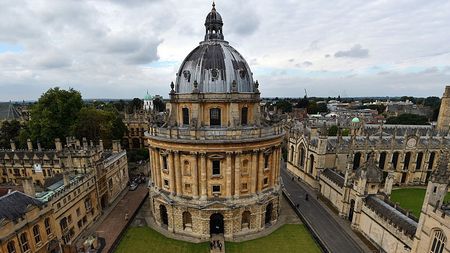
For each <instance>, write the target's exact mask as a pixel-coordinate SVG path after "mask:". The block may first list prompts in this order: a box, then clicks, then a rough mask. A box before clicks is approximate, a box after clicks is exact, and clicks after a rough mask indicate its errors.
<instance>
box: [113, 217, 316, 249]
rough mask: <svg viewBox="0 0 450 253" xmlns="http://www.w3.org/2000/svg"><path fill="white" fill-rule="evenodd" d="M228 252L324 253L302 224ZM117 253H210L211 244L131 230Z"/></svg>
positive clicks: (236, 245) (235, 245)
mask: <svg viewBox="0 0 450 253" xmlns="http://www.w3.org/2000/svg"><path fill="white" fill-rule="evenodd" d="M225 248H226V252H236V253H237V252H246V253H253V252H255V253H265V252H267V253H269V252H274V253H277V252H302V253H316V252H321V251H320V249H319V247H318V246H317V244H316V243H315V241H314V240H313V238H312V237H311V235H310V234H309V232H308V230H307V229H306V227H305V226H304V225H301V224H286V225H283V226H282V227H280V228H279V229H278V230H276V231H274V232H273V233H272V234H270V235H268V236H266V237H263V238H260V239H255V240H251V241H246V242H239V243H232V242H226V243H225ZM115 252H116V253H126V252H135V253H140V252H142V253H144V252H149V253H151V252H155V253H156V252H158V253H165V252H167V253H172V252H180V253H190V252H193V253H194V252H195V253H201V252H209V243H208V242H205V243H189V242H184V241H178V240H174V239H170V238H167V237H165V236H163V235H161V234H159V233H158V232H156V231H155V230H153V229H151V228H150V227H130V228H129V229H128V230H127V231H126V232H125V234H124V236H123V238H122V240H121V242H120V244H119V246H118V247H117V249H116V251H115Z"/></svg>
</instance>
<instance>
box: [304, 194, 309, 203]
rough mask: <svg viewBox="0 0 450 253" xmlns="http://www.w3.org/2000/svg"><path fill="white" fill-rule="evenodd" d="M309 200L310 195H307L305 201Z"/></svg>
mask: <svg viewBox="0 0 450 253" xmlns="http://www.w3.org/2000/svg"><path fill="white" fill-rule="evenodd" d="M308 199H309V195H308V193H306V195H305V200H306V201H308Z"/></svg>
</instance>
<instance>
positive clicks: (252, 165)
mask: <svg viewBox="0 0 450 253" xmlns="http://www.w3.org/2000/svg"><path fill="white" fill-rule="evenodd" d="M222 27H223V21H222V17H221V16H220V14H219V13H218V12H217V11H216V9H215V6H214V4H213V8H212V10H211V12H210V13H209V14H208V16H207V17H206V21H205V28H206V35H205V38H204V40H203V41H202V42H200V45H199V46H198V47H196V48H195V49H194V50H193V51H192V52H191V53H189V54H188V56H187V57H186V59H185V60H184V61H183V63H182V64H181V66H180V69H179V71H178V73H177V78H176V83H172V84H171V91H170V103H168V105H167V109H168V110H167V115H166V118H165V119H164V122H158V124H156V123H155V124H153V125H152V126H151V127H150V130H149V132H148V133H147V139H148V144H149V150H150V157H151V173H152V179H151V180H152V182H151V185H150V202H151V211H152V213H153V217H154V219H155V222H156V223H157V224H158V225H160V226H162V227H164V228H166V229H168V230H169V231H171V232H173V233H175V234H182V235H188V236H191V237H196V238H200V239H208V238H210V236H211V234H224V237H225V238H226V239H228V240H232V239H234V238H236V237H239V236H241V235H247V234H250V233H257V232H260V231H262V230H264V229H265V228H266V227H267V226H271V225H272V224H274V223H275V222H276V221H277V219H278V214H279V203H280V182H279V177H280V159H281V142H282V138H283V135H284V133H283V129H282V127H281V125H280V124H279V123H277V122H276V121H274V120H271V119H270V118H269V117H263V116H262V115H261V111H260V100H261V99H260V92H259V90H258V82H257V81H256V82H254V81H253V77H252V72H251V70H250V67H249V66H248V64H247V62H246V61H245V59H244V57H242V55H241V54H239V52H238V51H236V50H235V49H234V48H233V47H231V46H230V45H229V44H228V42H227V41H225V40H224V34H223V30H222Z"/></svg>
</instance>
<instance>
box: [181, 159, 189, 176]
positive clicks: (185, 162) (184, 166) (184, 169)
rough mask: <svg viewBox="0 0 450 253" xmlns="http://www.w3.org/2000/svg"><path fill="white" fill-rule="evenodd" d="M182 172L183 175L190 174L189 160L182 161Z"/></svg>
mask: <svg viewBox="0 0 450 253" xmlns="http://www.w3.org/2000/svg"><path fill="white" fill-rule="evenodd" d="M183 174H184V175H185V176H190V175H191V165H190V164H189V161H184V164H183Z"/></svg>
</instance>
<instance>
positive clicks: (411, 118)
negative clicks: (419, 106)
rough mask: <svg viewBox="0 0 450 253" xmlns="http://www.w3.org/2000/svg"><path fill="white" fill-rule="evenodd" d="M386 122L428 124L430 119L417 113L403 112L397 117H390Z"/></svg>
mask: <svg viewBox="0 0 450 253" xmlns="http://www.w3.org/2000/svg"><path fill="white" fill-rule="evenodd" d="M386 124H399V125H428V119H427V117H425V116H422V115H417V114H409V113H405V114H401V115H400V116H397V117H389V118H387V119H386Z"/></svg>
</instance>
